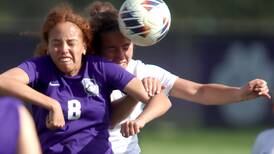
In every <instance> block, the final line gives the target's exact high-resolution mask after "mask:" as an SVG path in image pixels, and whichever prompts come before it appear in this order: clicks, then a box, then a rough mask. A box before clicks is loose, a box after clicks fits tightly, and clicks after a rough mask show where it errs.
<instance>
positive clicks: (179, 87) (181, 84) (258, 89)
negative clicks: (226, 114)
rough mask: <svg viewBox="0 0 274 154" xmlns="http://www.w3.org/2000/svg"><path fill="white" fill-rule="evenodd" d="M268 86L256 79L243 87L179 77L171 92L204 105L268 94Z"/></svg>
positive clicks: (237, 100) (225, 102) (231, 101)
mask: <svg viewBox="0 0 274 154" xmlns="http://www.w3.org/2000/svg"><path fill="white" fill-rule="evenodd" d="M268 91H269V90H268V87H267V85H266V82H265V81H264V80H260V79H255V80H252V81H250V82H249V83H248V84H246V85H245V86H243V87H231V86H226V85H223V84H199V83H196V82H192V81H189V80H185V79H182V78H178V79H177V80H176V81H175V83H174V85H173V87H172V89H171V92H170V95H171V96H173V97H176V98H180V99H185V100H189V101H192V102H197V103H200V104H204V105H221V104H228V103H233V102H239V101H244V100H248V99H253V98H256V97H258V96H266V97H268V98H270V96H269V94H268Z"/></svg>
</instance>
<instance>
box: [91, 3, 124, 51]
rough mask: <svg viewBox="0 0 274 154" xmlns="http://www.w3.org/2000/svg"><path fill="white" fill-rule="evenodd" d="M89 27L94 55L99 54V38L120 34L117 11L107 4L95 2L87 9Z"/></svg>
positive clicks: (100, 45)
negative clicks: (109, 33)
mask: <svg viewBox="0 0 274 154" xmlns="http://www.w3.org/2000/svg"><path fill="white" fill-rule="evenodd" d="M88 12H89V16H90V20H89V23H90V25H92V26H93V30H92V32H91V35H93V41H92V48H93V50H94V52H95V54H98V55H100V54H101V51H102V50H101V48H102V43H101V38H102V35H103V34H104V33H108V32H120V30H119V24H118V10H117V9H116V8H115V7H114V6H113V5H112V4H111V3H109V2H102V1H95V2H93V3H91V4H90V5H89V8H88Z"/></svg>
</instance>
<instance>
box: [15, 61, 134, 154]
mask: <svg viewBox="0 0 274 154" xmlns="http://www.w3.org/2000/svg"><path fill="white" fill-rule="evenodd" d="M82 63H83V66H82V68H81V70H80V72H79V74H78V75H77V76H73V77H70V76H66V75H64V74H63V73H62V72H60V71H59V70H58V68H57V67H56V66H55V64H54V63H53V61H52V60H51V58H50V57H49V56H45V57H40V58H34V59H31V60H29V61H26V62H24V63H22V64H21V65H19V67H20V68H21V69H23V70H24V71H25V72H26V73H27V74H28V76H29V79H30V86H31V87H33V88H34V89H36V90H38V91H40V92H41V93H44V94H45V95H47V96H50V97H52V98H54V99H56V100H57V101H58V102H59V103H60V104H61V106H62V109H63V113H64V116H65V120H66V125H65V127H64V128H62V129H58V130H55V131H52V130H49V129H47V127H46V125H45V119H46V116H47V114H48V111H47V110H45V109H43V108H41V107H37V106H33V116H34V120H35V123H36V125H37V129H38V134H39V137H40V142H41V145H42V148H43V153H64V154H69V153H88V154H93V153H94V154H108V153H112V150H111V146H110V143H109V142H108V127H109V120H110V93H111V92H112V91H113V90H114V89H119V90H123V89H124V87H125V86H126V85H127V83H128V82H129V81H130V80H131V79H132V78H133V77H134V76H133V75H132V74H129V73H128V72H127V71H125V70H124V69H123V68H121V67H120V66H119V65H117V64H114V63H111V62H109V61H106V60H103V59H102V58H100V57H95V56H86V57H85V58H84V59H83V62H82Z"/></svg>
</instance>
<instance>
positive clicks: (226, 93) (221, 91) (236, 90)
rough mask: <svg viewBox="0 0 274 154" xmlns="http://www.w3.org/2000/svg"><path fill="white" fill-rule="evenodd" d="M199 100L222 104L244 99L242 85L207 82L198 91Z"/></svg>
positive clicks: (208, 103) (211, 103)
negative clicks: (232, 85) (234, 85)
mask: <svg viewBox="0 0 274 154" xmlns="http://www.w3.org/2000/svg"><path fill="white" fill-rule="evenodd" d="M197 99H198V100H197V101H200V102H201V103H203V104H205V105H221V104H227V103H233V102H240V101H243V100H244V98H243V97H242V95H241V88H240V87H231V86H225V85H221V84H205V85H204V86H203V87H201V88H200V89H199V90H198V91H197Z"/></svg>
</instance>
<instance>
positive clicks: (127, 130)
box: [121, 121, 143, 137]
mask: <svg viewBox="0 0 274 154" xmlns="http://www.w3.org/2000/svg"><path fill="white" fill-rule="evenodd" d="M142 127H143V126H141V125H139V124H138V122H137V121H127V122H125V123H123V124H122V125H121V134H122V136H124V137H129V136H132V135H135V134H138V133H139V132H140V129H141V128H142Z"/></svg>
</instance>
